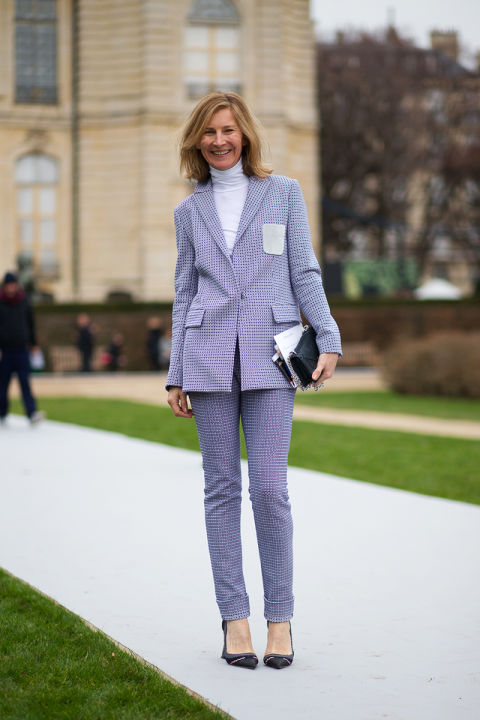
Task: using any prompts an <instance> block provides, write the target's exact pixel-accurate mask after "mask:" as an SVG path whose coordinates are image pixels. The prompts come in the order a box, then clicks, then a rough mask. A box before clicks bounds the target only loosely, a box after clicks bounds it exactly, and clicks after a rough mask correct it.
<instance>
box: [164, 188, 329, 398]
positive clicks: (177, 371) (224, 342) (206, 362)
mask: <svg viewBox="0 0 480 720" xmlns="http://www.w3.org/2000/svg"><path fill="white" fill-rule="evenodd" d="M266 224H274V225H283V226H285V242H284V247H283V252H281V253H280V254H274V253H272V252H267V251H266V250H265V249H264V243H263V226H264V225H266ZM175 228H176V237H177V250H178V259H177V266H176V270H175V291H176V295H175V301H174V305H173V314H172V352H171V359H170V368H169V372H168V376H167V381H166V388H167V389H168V388H169V387H170V386H171V385H177V386H181V387H183V390H184V391H185V392H190V391H213V392H215V391H229V390H230V389H231V386H232V375H233V363H234V356H235V346H236V338H237V336H238V338H239V348H240V359H241V389H242V390H253V389H267V388H286V387H289V385H288V381H287V380H286V379H285V378H284V376H283V375H282V373H281V372H279V370H278V368H277V367H275V365H274V364H273V362H272V359H271V358H272V355H273V352H274V348H273V336H274V335H275V334H277V333H279V332H281V331H282V330H286V329H287V328H289V327H292V326H293V325H294V324H295V323H298V322H299V321H300V320H301V317H300V308H301V310H302V312H303V313H304V315H305V317H306V318H307V320H308V322H309V323H310V324H311V325H312V326H313V327H314V328H315V332H316V334H317V345H318V349H319V351H320V352H337V353H339V354H341V345H340V335H339V332H338V327H337V324H336V323H335V321H334V320H333V318H332V316H331V314H330V308H329V306H328V302H327V299H326V297H325V293H324V291H323V286H322V280H321V271H320V267H319V264H318V262H317V259H316V257H315V254H314V252H313V248H312V243H311V239H310V231H309V227H308V220H307V213H306V208H305V203H304V200H303V196H302V192H301V190H300V186H299V184H298V182H297V181H296V180H292V179H290V178H286V177H282V176H279V175H270V176H269V177H267V178H258V177H256V176H253V177H251V178H250V179H249V186H248V192H247V198H246V201H245V205H244V208H243V212H242V215H241V218H240V223H239V226H238V231H237V237H236V241H235V245H234V248H233V251H232V254H231V255H230V254H229V252H228V249H227V245H226V242H225V238H224V236H223V232H222V228H221V226H220V220H219V218H218V214H217V211H216V207H215V201H214V196H213V189H212V183H211V180H210V179H209V180H208V181H207V182H205V183H198V185H197V186H196V188H195V191H194V192H193V194H192V195H190V196H189V197H187V198H185V200H184V201H183V202H182V203H180V205H179V206H178V207H177V208H176V209H175Z"/></svg>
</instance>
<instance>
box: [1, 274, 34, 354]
mask: <svg viewBox="0 0 480 720" xmlns="http://www.w3.org/2000/svg"><path fill="white" fill-rule="evenodd" d="M36 344H37V340H36V335H35V323H34V320H33V312H32V308H31V306H30V303H29V301H28V298H27V296H26V294H25V292H24V291H23V290H22V289H21V288H20V289H19V290H18V291H17V292H16V293H15V295H13V296H8V295H7V294H6V293H5V292H4V290H3V289H0V349H2V350H7V349H12V350H25V349H27V348H28V347H32V346H35V345H36Z"/></svg>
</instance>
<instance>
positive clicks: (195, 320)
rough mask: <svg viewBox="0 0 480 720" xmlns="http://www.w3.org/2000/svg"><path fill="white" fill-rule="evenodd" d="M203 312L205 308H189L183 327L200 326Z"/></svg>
mask: <svg viewBox="0 0 480 720" xmlns="http://www.w3.org/2000/svg"><path fill="white" fill-rule="evenodd" d="M204 313H205V308H199V307H196V308H191V309H190V310H189V311H188V313H187V317H186V318H185V327H200V325H201V324H202V320H203V315H204Z"/></svg>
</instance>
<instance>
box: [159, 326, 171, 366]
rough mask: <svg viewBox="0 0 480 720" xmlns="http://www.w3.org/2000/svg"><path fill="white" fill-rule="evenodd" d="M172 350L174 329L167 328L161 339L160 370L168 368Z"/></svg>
mask: <svg viewBox="0 0 480 720" xmlns="http://www.w3.org/2000/svg"><path fill="white" fill-rule="evenodd" d="M171 352H172V331H171V329H170V328H168V329H167V330H165V332H164V333H163V335H162V337H161V338H160V341H159V358H160V370H168V366H169V364H170V353H171Z"/></svg>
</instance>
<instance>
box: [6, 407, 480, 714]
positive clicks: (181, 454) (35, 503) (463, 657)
mask: <svg viewBox="0 0 480 720" xmlns="http://www.w3.org/2000/svg"><path fill="white" fill-rule="evenodd" d="M179 422H181V421H179ZM319 432H321V434H322V437H323V441H324V442H328V430H326V429H325V428H323V429H321V430H319ZM244 471H245V482H244V486H245V498H246V485H247V482H246V467H245V466H244ZM202 482H203V478H202V469H201V458H200V456H199V455H198V454H196V453H194V452H188V451H182V450H177V449H175V448H170V447H166V446H162V445H157V444H154V443H149V442H145V441H142V440H134V439H131V438H126V437H123V436H121V435H116V434H113V433H107V432H99V431H94V430H89V429H86V428H80V427H75V426H71V425H65V424H60V423H54V422H46V423H44V424H43V425H41V426H39V427H37V428H35V429H30V428H29V427H28V426H27V425H26V422H25V420H24V419H23V418H10V425H9V427H6V428H0V492H1V504H0V565H1V566H2V567H4V568H5V569H7V570H9V571H10V572H11V573H13V574H14V575H17V576H18V577H20V578H23V579H24V580H26V581H27V582H29V583H30V584H32V585H34V586H35V587H38V588H39V589H40V590H42V591H43V592H45V593H47V594H48V595H51V596H52V597H54V598H55V599H56V600H58V601H59V602H60V603H62V604H63V605H65V606H66V607H68V608H70V609H71V610H73V611H74V612H75V613H77V614H79V615H81V616H82V617H83V618H85V619H87V620H89V621H90V622H92V623H93V624H94V625H96V626H97V627H99V628H101V629H102V630H103V631H105V632H106V633H108V635H111V636H112V637H114V638H115V639H117V640H118V641H119V642H121V643H123V644H124V645H126V646H127V647H129V648H131V649H132V650H134V651H135V652H137V653H138V654H140V655H141V656H142V657H144V658H145V659H146V660H148V661H149V662H151V663H154V664H155V665H157V666H158V667H160V668H161V669H162V670H164V671H165V672H166V673H168V674H169V675H171V676H173V677H175V678H176V679H178V680H179V681H180V682H181V683H183V684H184V685H187V686H188V687H190V688H192V689H193V690H195V691H196V692H198V693H200V694H201V695H203V696H204V697H206V698H208V699H209V700H210V701H211V702H213V703H215V704H217V705H219V706H220V707H222V708H223V709H224V710H226V711H227V712H229V713H231V715H233V716H234V717H235V718H238V719H239V720H257V719H258V720H265V718H269V719H270V720H284V719H286V718H288V719H289V720H303V719H304V718H305V719H307V718H308V719H309V720H311V719H317V718H318V719H319V720H320V719H321V720H377V719H378V720H380V719H383V718H389V719H390V720H463V719H464V718H465V719H467V718H468V720H477V719H478V717H480V573H479V555H480V552H479V551H480V507H476V506H470V505H467V504H461V503H454V502H448V501H445V500H440V499H435V498H427V497H423V496H420V495H414V494H410V493H406V492H401V491H395V490H390V489H387V488H381V487H377V486H374V485H369V484H366V483H360V482H353V481H350V480H345V479H342V478H337V477H333V476H329V475H324V474H322V473H314V472H310V471H306V470H300V469H296V468H291V469H290V473H289V483H290V495H291V498H292V503H293V509H294V521H295V556H296V566H295V567H296V575H295V597H296V609H297V612H296V616H295V619H294V622H293V623H292V628H293V640H294V648H295V653H296V656H295V662H294V664H293V665H292V667H291V668H289V669H287V670H282V671H274V670H272V669H269V668H266V667H265V666H264V665H263V664H261V665H260V664H259V666H258V668H257V669H256V670H255V671H254V672H252V671H248V670H240V669H238V668H230V667H228V666H227V665H226V663H225V662H224V661H223V660H221V659H220V658H219V655H220V652H221V646H222V634H221V629H220V618H219V616H218V611H217V608H216V605H215V601H214V596H213V586H212V580H211V574H210V565H209V561H208V554H207V545H206V539H205V533H204V527H203V487H202ZM247 502H248V501H247ZM244 510H245V511H244V515H243V521H244V526H245V527H244V537H245V574H246V578H247V584H248V590H249V594H250V599H251V605H252V617H251V626H252V634H253V640H254V646H255V648H256V650H257V653H258V654H259V655H260V654H262V655H263V651H264V643H265V634H266V627H265V621H264V620H263V608H262V589H261V579H260V571H259V565H258V559H257V550H256V543H255V538H254V529H253V521H252V518H251V510H250V505H249V503H248V504H244Z"/></svg>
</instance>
